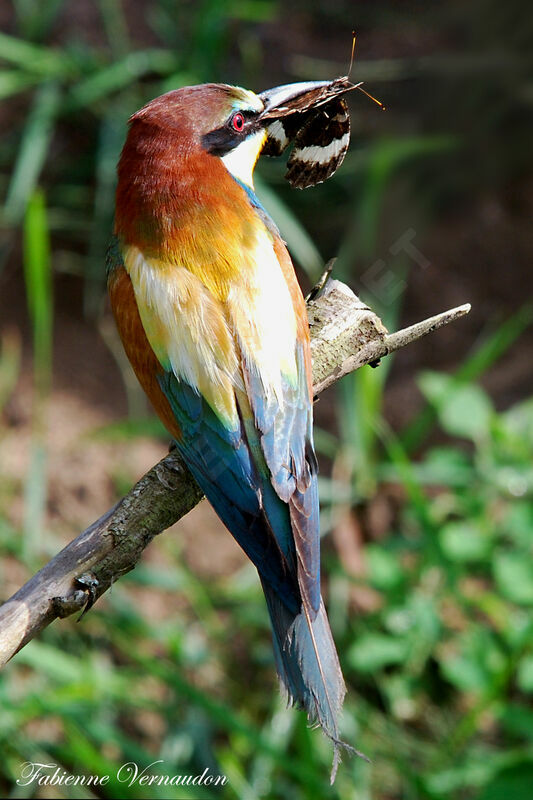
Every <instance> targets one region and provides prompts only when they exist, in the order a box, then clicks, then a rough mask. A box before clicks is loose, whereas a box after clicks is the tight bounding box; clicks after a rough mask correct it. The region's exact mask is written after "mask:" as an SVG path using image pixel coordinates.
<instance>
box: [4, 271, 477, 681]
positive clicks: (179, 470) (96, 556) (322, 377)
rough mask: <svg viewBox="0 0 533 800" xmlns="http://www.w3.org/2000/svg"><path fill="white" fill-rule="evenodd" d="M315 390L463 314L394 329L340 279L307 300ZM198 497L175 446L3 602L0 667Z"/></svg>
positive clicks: (121, 569)
mask: <svg viewBox="0 0 533 800" xmlns="http://www.w3.org/2000/svg"><path fill="white" fill-rule="evenodd" d="M308 310H309V322H310V328H311V343H312V344H311V346H312V355H313V382H314V390H315V395H317V394H319V393H320V392H321V391H323V390H324V389H325V388H327V387H328V386H331V384H333V383H334V382H335V381H337V380H339V378H341V377H342V376H343V375H346V374H348V373H349V372H352V371H353V370H355V369H357V368H358V367H360V366H363V365H364V364H370V363H374V362H376V361H377V360H378V359H380V358H381V357H382V356H385V355H387V354H388V353H390V352H392V351H393V350H397V349H398V348H399V347H403V346H404V345H406V344H409V343H410V342H413V341H415V340H416V339H419V338H420V337H421V336H424V335H425V334H427V333H430V332H431V331H433V330H436V329H437V328H439V327H441V326H442V325H445V324H447V323H448V322H452V321H453V320H455V319H457V318H458V317H461V316H463V315H464V314H467V313H468V312H469V310H470V306H469V305H464V306H460V307H459V308H455V309H452V310H451V311H445V312H443V313H442V314H438V315H437V316H435V317H431V318H430V319H427V320H424V321H423V322H420V323H418V324H416V325H412V326H411V327H409V328H405V329H404V330H402V331H398V332H397V333H392V334H389V333H388V332H387V330H386V328H385V327H384V325H383V323H382V322H381V320H380V319H379V318H378V317H377V316H376V314H374V312H373V311H371V309H370V308H368V306H366V305H365V304H364V303H362V302H361V301H360V300H359V298H358V297H356V295H354V293H353V292H352V291H351V290H350V289H349V288H348V287H347V286H345V285H344V284H342V283H340V282H339V281H329V282H328V283H326V286H325V288H324V289H323V290H321V291H320V292H318V294H317V295H315V296H314V297H313V299H312V300H310V301H309V302H308ZM201 499H202V492H201V491H200V489H199V488H198V485H197V484H196V482H195V481H194V479H193V477H192V476H191V474H190V472H189V471H188V470H187V467H186V466H185V464H184V463H183V461H182V460H181V459H180V457H179V456H178V455H177V453H176V452H170V453H169V454H168V455H167V456H166V457H165V458H163V459H162V460H161V461H160V462H159V463H158V464H156V465H155V466H154V467H152V469H151V470H150V471H149V472H147V473H146V475H144V476H143V477H142V478H141V479H140V481H139V482H138V483H137V484H136V485H135V486H134V487H133V489H132V490H131V491H130V492H129V493H128V494H127V495H126V496H125V497H124V498H122V500H120V501H119V502H118V503H117V505H116V506H115V507H114V508H112V509H110V510H109V511H108V512H106V514H104V515H103V516H102V517H100V519H98V520H97V521H96V522H94V523H93V524H92V525H91V526H90V527H89V528H87V529H86V530H85V531H83V533H81V534H80V535H79V536H78V537H77V538H76V539H74V540H73V541H72V542H70V544H68V545H67V546H66V547H65V548H64V549H63V550H62V551H61V552H60V553H59V554H58V555H57V556H55V558H53V559H52V560H51V561H50V562H49V563H48V564H46V565H45V566H44V567H43V568H42V569H41V570H40V571H39V572H38V573H37V574H36V575H34V576H33V577H32V578H31V579H30V580H29V581H28V582H27V583H26V584H25V585H24V586H23V587H22V588H21V589H19V591H18V592H16V593H15V594H14V595H13V596H12V597H11V598H10V599H9V600H7V601H6V602H5V603H4V605H3V606H1V607H0V666H2V665H3V664H5V663H6V662H7V661H8V660H9V659H10V658H11V657H12V656H13V655H14V654H15V653H16V652H18V650H20V649H21V648H22V647H24V645H25V644H27V643H28V642H29V641H30V640H31V639H33V637H34V636H35V635H36V634H37V633H38V632H39V631H41V630H42V629H43V628H45V627H46V626H47V625H49V624H50V622H52V620H54V619H55V618H56V617H66V616H69V615H70V614H73V613H75V612H79V611H81V610H82V609H85V610H86V609H87V608H89V607H90V606H91V605H92V603H93V602H94V601H95V600H96V599H97V598H98V597H100V595H102V594H103V593H104V592H105V591H106V590H107V589H108V588H109V587H110V586H111V584H112V583H113V582H114V581H116V580H117V579H118V578H120V576H121V575H123V574H125V573H126V572H129V570H131V569H133V568H134V566H135V564H136V563H137V561H138V560H139V558H140V557H141V554H142V551H143V550H144V548H145V547H146V546H147V545H148V544H149V543H150V542H151V541H152V539H153V538H154V536H156V535H157V534H159V533H161V532H162V531H164V530H165V529H166V528H168V527H170V526H171V525H173V524H174V523H175V522H177V521H178V520H179V519H181V517H183V516H184V515H185V514H187V513H188V512H189V511H190V510H191V509H192V508H194V506H195V505H196V504H197V503H199V501H200V500H201Z"/></svg>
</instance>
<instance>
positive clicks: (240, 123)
mask: <svg viewBox="0 0 533 800" xmlns="http://www.w3.org/2000/svg"><path fill="white" fill-rule="evenodd" d="M231 124H232V125H233V130H234V131H238V132H239V133H240V132H241V131H242V129H243V128H244V117H243V115H242V114H241V113H240V112H237V114H234V115H233V117H232V118H231Z"/></svg>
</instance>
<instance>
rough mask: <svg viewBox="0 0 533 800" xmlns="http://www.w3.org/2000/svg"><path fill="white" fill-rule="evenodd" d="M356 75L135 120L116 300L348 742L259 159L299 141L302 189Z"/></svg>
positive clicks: (165, 107) (305, 389) (295, 662)
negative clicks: (260, 194)
mask: <svg viewBox="0 0 533 800" xmlns="http://www.w3.org/2000/svg"><path fill="white" fill-rule="evenodd" d="M353 88H356V87H355V86H354V85H353V84H352V83H350V82H349V81H348V79H344V78H339V79H337V80H336V81H323V82H312V83H300V84H298V83H297V84H291V85H287V86H280V87H277V88H275V89H271V90H269V91H266V92H263V93H261V94H258V95H257V94H254V93H253V92H250V91H247V90H245V89H241V88H238V87H235V86H227V85H218V84H206V85H202V86H191V87H187V88H183V89H178V90H176V91H172V92H169V93H168V94H165V95H163V96H162V97H158V98H156V99H155V100H152V102H150V103H148V104H147V105H146V106H144V108H141V109H140V111H137V113H135V114H133V116H132V117H131V119H130V127H129V133H128V136H127V140H126V143H125V145H124V148H123V151H122V155H121V158H120V162H119V166H118V188H117V196H116V218H115V236H114V239H113V242H112V244H111V247H110V250H109V255H108V285H109V293H110V297H111V304H112V308H113V312H114V316H115V319H116V322H117V326H118V329H119V332H120V336H121V338H122V342H123V344H124V347H125V350H126V353H127V355H128V357H129V359H130V361H131V363H132V365H133V369H134V370H135V372H136V374H137V377H138V379H139V381H140V382H141V384H142V386H143V388H144V389H145V391H146V393H147V395H148V397H149V398H150V400H151V402H152V404H153V406H154V408H155V410H156V411H157V413H158V414H159V416H160V418H161V419H162V421H163V422H164V424H165V425H166V427H167V428H168V430H169V431H170V433H171V434H172V436H173V438H174V439H175V442H176V447H177V449H178V451H179V452H180V453H181V454H182V456H183V458H184V459H185V462H186V464H187V466H188V467H189V469H190V471H191V472H192V474H193V475H194V477H195V479H196V480H197V482H198V484H199V485H200V487H201V488H202V490H203V491H204V492H205V495H206V496H207V498H208V499H209V501H210V502H211V504H212V506H213V507H214V509H215V511H216V512H217V514H218V515H219V517H220V518H221V520H222V521H223V522H224V524H225V525H226V526H227V527H228V528H229V530H230V532H231V533H232V534H233V536H234V537H235V539H236V540H237V542H238V543H239V544H240V546H241V547H242V548H243V550H244V551H245V552H246V554H247V555H248V556H249V558H250V559H251V560H252V561H253V563H254V565H255V566H256V568H257V570H258V572H259V577H260V580H261V583H262V586H263V590H264V593H265V597H266V602H267V606H268V611H269V614H270V619H271V623H272V629H273V639H274V651H275V658H276V664H277V670H278V673H279V677H280V679H281V683H282V685H283V686H284V687H285V689H286V691H287V694H288V697H289V700H290V701H291V702H293V703H295V704H296V705H297V706H299V707H301V708H304V709H305V710H306V711H307V712H308V715H309V717H310V718H311V719H312V720H313V721H314V722H317V723H319V724H320V725H321V727H322V729H323V730H324V731H325V733H326V734H327V735H328V736H329V737H330V739H331V740H332V741H333V743H334V746H335V757H334V767H333V775H334V773H335V771H336V767H337V763H338V751H339V745H341V744H342V743H341V742H340V740H339V731H338V716H339V712H340V709H341V706H342V702H343V698H344V694H345V691H346V690H345V686H344V681H343V677H342V673H341V669H340V666H339V661H338V657H337V653H336V650H335V645H334V643H333V639H332V636H331V631H330V627H329V623H328V619H327V616H326V611H325V609H324V604H323V601H322V598H321V594H320V541H319V506H318V491H317V462H316V457H315V453H314V449H313V429H312V424H313V412H312V402H313V392H312V384H311V357H310V349H309V329H308V323H307V314H306V307H305V302H304V299H303V297H302V293H301V291H300V288H299V285H298V283H297V280H296V277H295V274H294V270H293V266H292V263H291V259H290V256H289V254H288V252H287V249H286V247H285V244H284V242H283V240H282V239H281V237H280V234H279V232H278V229H277V228H276V225H275V224H274V222H273V221H272V219H271V218H270V217H269V215H268V214H267V213H266V211H265V209H264V208H263V207H262V205H261V203H260V201H259V200H258V198H257V196H256V195H255V192H254V187H253V179H252V173H253V170H254V166H255V163H256V161H257V158H258V157H259V155H260V153H261V152H262V151H263V152H265V153H267V154H268V155H278V154H280V153H281V152H282V151H283V150H284V149H285V148H286V147H287V146H288V145H290V144H291V145H292V147H293V150H292V153H291V155H290V158H289V161H288V173H287V177H288V179H289V180H290V181H291V183H293V185H295V186H298V187H301V188H303V187H305V186H309V185H313V184H315V183H318V182H320V181H322V180H324V179H325V178H327V177H329V175H331V174H332V173H333V172H334V171H335V169H336V168H337V166H338V165H339V163H340V161H341V160H342V158H343V157H344V153H345V152H346V149H347V147H348V140H349V118H348V112H347V107H346V103H345V100H344V99H343V97H342V95H343V94H344V93H345V92H347V91H349V90H351V89H353Z"/></svg>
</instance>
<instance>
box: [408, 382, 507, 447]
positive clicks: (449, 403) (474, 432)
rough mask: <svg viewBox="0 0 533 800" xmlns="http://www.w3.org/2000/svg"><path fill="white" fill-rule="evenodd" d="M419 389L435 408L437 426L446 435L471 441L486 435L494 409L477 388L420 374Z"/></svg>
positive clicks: (482, 392)
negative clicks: (439, 426)
mask: <svg viewBox="0 0 533 800" xmlns="http://www.w3.org/2000/svg"><path fill="white" fill-rule="evenodd" d="M419 386H420V389H421V391H422V392H423V394H424V395H425V396H426V398H427V399H428V400H429V402H430V403H432V404H433V405H434V406H435V408H436V410H437V416H438V419H439V422H440V424H441V426H442V428H443V429H444V430H445V431H446V432H447V433H450V434H451V435H452V436H464V437H465V438H467V439H474V440H475V439H479V438H480V437H486V436H487V435H488V434H489V431H490V422H491V418H492V414H493V408H492V405H491V402H490V400H489V398H488V397H487V395H486V394H485V392H484V391H483V390H482V389H481V388H480V387H479V386H476V385H474V384H465V385H462V386H461V385H459V384H458V383H457V382H456V381H455V379H454V378H453V376H450V375H442V374H441V373H437V372H424V373H422V375H421V376H420V378H419Z"/></svg>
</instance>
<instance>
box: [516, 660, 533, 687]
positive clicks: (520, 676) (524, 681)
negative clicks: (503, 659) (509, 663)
mask: <svg viewBox="0 0 533 800" xmlns="http://www.w3.org/2000/svg"><path fill="white" fill-rule="evenodd" d="M516 681H517V683H518V685H519V687H520V688H521V689H522V691H524V692H533V655H527V656H524V658H522V660H521V661H520V663H519V665H518V673H517V676H516Z"/></svg>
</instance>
